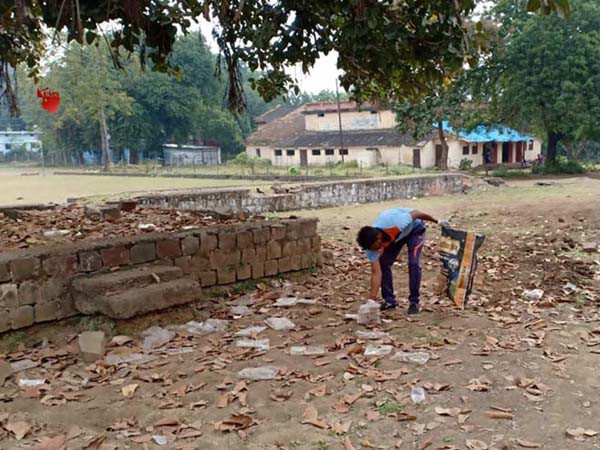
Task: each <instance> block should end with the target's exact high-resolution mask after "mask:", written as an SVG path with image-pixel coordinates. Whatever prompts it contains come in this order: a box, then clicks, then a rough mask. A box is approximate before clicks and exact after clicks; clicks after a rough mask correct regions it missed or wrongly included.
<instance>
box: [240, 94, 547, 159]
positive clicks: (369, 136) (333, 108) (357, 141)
mask: <svg viewBox="0 0 600 450" xmlns="http://www.w3.org/2000/svg"><path fill="white" fill-rule="evenodd" d="M340 117H341V124H342V133H340V131H339V128H340ZM255 122H256V124H257V126H258V128H257V130H256V131H255V132H254V133H252V135H250V136H249V137H248V138H247V139H246V153H247V154H248V155H249V156H252V157H260V158H267V159H270V160H271V161H272V162H273V165H276V166H301V167H306V166H323V165H327V164H330V163H334V164H335V163H337V162H340V161H352V160H355V161H357V162H358V163H359V164H360V165H362V167H373V166H377V165H381V164H390V165H396V164H399V165H407V166H413V167H417V168H430V167H435V165H436V161H437V160H438V159H439V158H440V157H441V144H440V141H439V139H438V138H437V133H436V132H435V130H434V129H433V127H432V132H431V134H430V135H429V136H427V137H426V138H425V139H423V140H421V141H419V142H416V141H415V140H414V139H413V137H412V136H411V135H410V134H402V133H399V132H398V130H397V129H396V128H395V127H396V116H395V114H394V113H393V112H392V111H391V110H376V109H375V108H372V107H370V106H369V105H364V107H363V108H360V109H359V108H358V107H357V105H356V103H354V102H342V103H341V104H340V114H339V115H338V106H337V104H336V103H309V104H307V105H302V106H299V107H287V106H279V107H276V108H274V109H272V110H270V111H267V112H266V113H264V114H262V115H261V116H258V117H257V118H256V119H255ZM444 127H445V131H446V138H447V142H448V147H449V152H448V165H449V166H450V167H458V166H459V164H460V161H461V160H462V159H464V158H466V159H469V160H472V161H473V166H479V165H481V164H484V162H489V163H495V164H510V163H512V164H515V163H519V162H521V161H522V160H523V158H525V159H526V160H529V161H532V160H534V159H535V158H536V157H537V155H538V154H539V153H540V152H541V142H540V141H539V140H537V139H535V138H533V137H530V136H526V135H522V134H520V133H518V132H517V131H515V130H511V129H510V128H506V127H502V126H495V127H491V128H490V129H487V128H480V129H476V130H475V131H474V132H472V133H461V132H455V131H454V130H453V129H452V128H451V127H450V126H449V125H448V124H447V123H446V124H444ZM485 158H487V161H486V159H485Z"/></svg>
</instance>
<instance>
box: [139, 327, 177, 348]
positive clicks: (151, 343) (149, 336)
mask: <svg viewBox="0 0 600 450" xmlns="http://www.w3.org/2000/svg"><path fill="white" fill-rule="evenodd" d="M175 335H176V333H175V332H174V331H171V330H167V329H165V328H162V327H156V326H154V327H150V328H148V329H147V330H146V331H144V332H143V333H142V336H144V350H145V351H150V350H154V349H157V348H159V347H162V346H163V345H165V344H168V343H169V342H171V340H172V339H173V338H174V337H175Z"/></svg>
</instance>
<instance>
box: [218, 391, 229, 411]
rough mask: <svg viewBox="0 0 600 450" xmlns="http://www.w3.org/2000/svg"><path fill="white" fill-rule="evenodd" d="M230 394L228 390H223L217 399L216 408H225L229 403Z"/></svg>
mask: <svg viewBox="0 0 600 450" xmlns="http://www.w3.org/2000/svg"><path fill="white" fill-rule="evenodd" d="M230 397H231V395H230V394H229V392H225V393H224V394H223V395H221V396H220V397H219V399H218V400H217V408H226V407H227V405H229V399H230Z"/></svg>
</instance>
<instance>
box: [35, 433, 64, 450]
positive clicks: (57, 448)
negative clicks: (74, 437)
mask: <svg viewBox="0 0 600 450" xmlns="http://www.w3.org/2000/svg"><path fill="white" fill-rule="evenodd" d="M66 442H67V438H66V436H64V435H62V436H56V437H53V438H49V437H43V438H42V439H41V440H40V443H39V444H38V446H37V447H36V450H63V449H64V448H65V445H66Z"/></svg>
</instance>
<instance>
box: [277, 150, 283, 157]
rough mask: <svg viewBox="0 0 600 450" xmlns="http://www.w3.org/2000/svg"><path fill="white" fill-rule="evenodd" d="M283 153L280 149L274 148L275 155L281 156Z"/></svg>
mask: <svg viewBox="0 0 600 450" xmlns="http://www.w3.org/2000/svg"><path fill="white" fill-rule="evenodd" d="M282 154H283V152H282V151H281V149H278V148H276V149H275V156H281V155H282Z"/></svg>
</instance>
